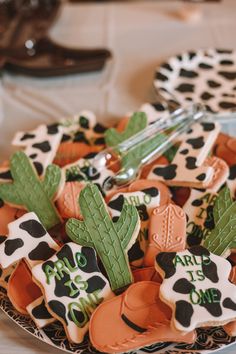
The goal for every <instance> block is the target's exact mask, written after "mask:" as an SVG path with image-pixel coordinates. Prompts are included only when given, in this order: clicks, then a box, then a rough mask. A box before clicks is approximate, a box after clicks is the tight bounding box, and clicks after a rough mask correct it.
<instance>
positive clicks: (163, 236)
mask: <svg viewBox="0 0 236 354" xmlns="http://www.w3.org/2000/svg"><path fill="white" fill-rule="evenodd" d="M148 236H149V244H148V249H147V252H146V254H145V257H144V266H146V267H152V266H154V262H155V257H156V255H157V254H158V253H160V252H174V251H182V250H184V248H185V244H186V215H185V213H184V211H183V209H181V208H180V207H179V206H177V205H174V204H166V205H163V206H160V207H158V208H155V209H154V210H153V212H152V215H151V220H150V225H149V232H148Z"/></svg>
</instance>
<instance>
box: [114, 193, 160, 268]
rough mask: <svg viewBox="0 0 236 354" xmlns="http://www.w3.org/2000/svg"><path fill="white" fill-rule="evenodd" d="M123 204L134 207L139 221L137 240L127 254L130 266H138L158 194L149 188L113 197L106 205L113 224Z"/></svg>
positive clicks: (140, 262)
mask: <svg viewBox="0 0 236 354" xmlns="http://www.w3.org/2000/svg"><path fill="white" fill-rule="evenodd" d="M124 204H127V205H129V204H131V205H134V206H135V207H136V209H137V210H138V213H139V217H140V220H141V227H140V231H139V234H138V237H137V240H136V242H135V243H134V245H133V246H132V247H131V249H130V250H129V252H128V255H129V260H130V262H131V264H132V265H134V266H140V265H141V264H142V261H143V257H144V254H145V252H146V249H147V242H148V227H149V220H150V215H151V213H152V211H153V209H154V208H156V207H157V206H159V205H160V192H159V190H158V189H157V188H155V187H151V188H146V189H142V190H140V191H135V192H126V193H124V192H122V193H117V194H115V195H113V197H112V198H111V200H110V201H109V203H108V208H109V212H110V214H111V216H112V220H113V221H114V222H116V221H117V220H118V219H119V216H120V214H121V211H122V208H123V206H124Z"/></svg>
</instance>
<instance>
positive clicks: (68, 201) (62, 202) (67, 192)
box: [56, 181, 86, 219]
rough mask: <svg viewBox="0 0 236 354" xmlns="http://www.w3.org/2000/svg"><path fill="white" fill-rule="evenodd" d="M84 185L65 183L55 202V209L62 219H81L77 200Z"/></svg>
mask: <svg viewBox="0 0 236 354" xmlns="http://www.w3.org/2000/svg"><path fill="white" fill-rule="evenodd" d="M85 185H86V183H85V182H77V181H73V182H66V183H65V186H64V189H63V191H62V193H61V195H60V196H59V198H58V200H57V202H56V205H57V209H58V210H59V213H60V215H61V217H62V218H65V219H69V218H76V219H81V218H82V216H81V213H80V208H79V203H78V200H79V195H80V192H81V190H82V189H83V188H84V187H85Z"/></svg>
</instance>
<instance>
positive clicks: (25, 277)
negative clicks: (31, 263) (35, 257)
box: [7, 260, 42, 315]
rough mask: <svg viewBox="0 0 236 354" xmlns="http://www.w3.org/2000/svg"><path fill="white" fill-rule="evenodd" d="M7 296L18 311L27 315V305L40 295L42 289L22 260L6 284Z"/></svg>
mask: <svg viewBox="0 0 236 354" xmlns="http://www.w3.org/2000/svg"><path fill="white" fill-rule="evenodd" d="M7 296H8V297H9V299H10V301H11V303H12V304H13V305H14V307H15V308H16V309H17V311H19V312H20V313H22V314H24V315H28V311H27V306H28V305H29V304H31V303H32V301H35V300H36V299H38V298H39V297H41V296H42V291H41V290H40V288H39V287H38V286H37V285H36V284H35V283H34V282H33V280H32V274H31V271H30V269H29V267H28V266H27V264H26V262H25V261H24V260H21V261H20V262H19V263H18V264H17V265H16V268H15V270H14V271H13V272H12V274H11V276H10V278H9V281H8V286H7Z"/></svg>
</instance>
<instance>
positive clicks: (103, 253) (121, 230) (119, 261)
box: [66, 183, 140, 290]
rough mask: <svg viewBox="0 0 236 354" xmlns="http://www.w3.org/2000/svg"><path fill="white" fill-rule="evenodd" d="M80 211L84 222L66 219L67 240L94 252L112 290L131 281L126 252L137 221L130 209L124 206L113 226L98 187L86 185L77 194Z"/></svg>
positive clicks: (137, 224)
mask: <svg viewBox="0 0 236 354" xmlns="http://www.w3.org/2000/svg"><path fill="white" fill-rule="evenodd" d="M79 205H80V210H81V213H82V215H83V220H84V221H79V220H76V219H69V220H68V222H67V224H66V232H67V234H68V236H69V237H70V238H71V239H72V240H73V241H74V242H76V243H78V244H80V245H82V246H88V247H93V248H95V249H96V251H97V253H98V255H99V257H100V259H101V261H102V263H103V265H104V267H105V270H106V272H107V275H108V278H109V280H110V284H111V288H112V290H116V289H119V288H123V287H125V286H127V285H129V284H130V283H132V281H133V277H132V273H131V269H130V266H129V261H128V256H127V252H128V250H129V249H130V248H131V246H132V245H133V243H134V242H135V240H136V237H137V235H138V232H139V227H140V220H139V215H138V212H137V209H136V208H135V206H133V205H126V204H125V205H124V206H123V209H122V212H121V215H120V217H119V219H118V221H117V222H115V223H114V222H113V221H112V220H111V217H110V215H109V213H108V211H107V208H106V204H105V202H104V200H103V198H102V195H101V193H100V191H99V189H98V187H97V186H96V185H94V184H92V183H90V184H88V185H87V186H86V187H85V188H84V189H83V190H82V192H81V193H80V197H79Z"/></svg>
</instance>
